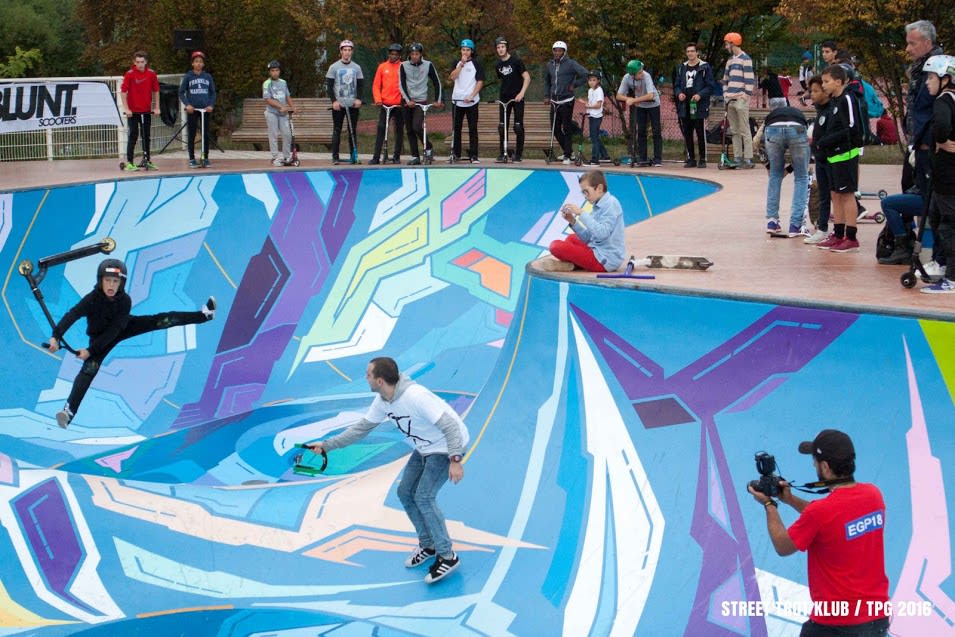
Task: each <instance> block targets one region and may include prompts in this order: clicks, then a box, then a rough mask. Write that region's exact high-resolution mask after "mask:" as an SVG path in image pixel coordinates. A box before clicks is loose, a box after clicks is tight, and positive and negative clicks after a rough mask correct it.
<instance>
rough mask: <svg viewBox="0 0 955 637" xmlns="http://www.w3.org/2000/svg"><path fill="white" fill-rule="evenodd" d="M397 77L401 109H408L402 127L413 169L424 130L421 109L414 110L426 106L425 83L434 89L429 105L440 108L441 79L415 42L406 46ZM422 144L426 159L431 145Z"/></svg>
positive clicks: (417, 160)
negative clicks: (402, 104) (432, 98)
mask: <svg viewBox="0 0 955 637" xmlns="http://www.w3.org/2000/svg"><path fill="white" fill-rule="evenodd" d="M399 72H400V76H399V84H398V86H399V89H400V90H401V97H402V99H404V101H405V106H406V107H407V108H409V109H411V112H410V113H407V114H406V115H405V124H406V125H407V132H408V144H409V145H410V146H411V161H409V162H408V164H409V165H411V166H417V165H418V164H420V163H421V155H420V154H418V138H419V137H422V135H423V128H424V118H425V114H424V110H423V109H421V108H418V104H421V105H422V106H427V105H428V83H429V82H430V83H431V85H432V86H433V87H434V102H433V103H432V106H436V107H437V108H441V107H442V106H444V104H443V103H442V102H441V78H439V77H438V71H437V70H436V69H435V68H434V65H433V64H432V63H431V62H429V61H428V60H426V59H424V47H423V46H422V45H421V44H419V43H417V42H415V43H414V44H412V45H411V46H410V47H408V59H407V60H405V61H404V62H402V63H401V69H400V71H399ZM425 141H426V148H425V149H424V152H425V153H426V154H428V155H429V156H430V155H431V153H432V147H431V142H428V141H427V140H425Z"/></svg>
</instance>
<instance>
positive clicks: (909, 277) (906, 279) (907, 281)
mask: <svg viewBox="0 0 955 637" xmlns="http://www.w3.org/2000/svg"><path fill="white" fill-rule="evenodd" d="M915 282H916V278H915V273H914V272H903V273H902V276H901V277H899V283H901V284H902V287H904V288H906V289H908V290H910V289H912V288H914V287H915Z"/></svg>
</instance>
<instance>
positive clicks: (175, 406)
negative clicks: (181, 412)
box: [162, 397, 180, 409]
mask: <svg viewBox="0 0 955 637" xmlns="http://www.w3.org/2000/svg"><path fill="white" fill-rule="evenodd" d="M162 401H163V402H164V403H166V404H167V405H169V406H170V407H172V408H173V409H179V408H180V405H177V404H176V403H174V402H172V401H171V400H169V399H168V398H166V397H163V399H162Z"/></svg>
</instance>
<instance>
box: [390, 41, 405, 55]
mask: <svg viewBox="0 0 955 637" xmlns="http://www.w3.org/2000/svg"><path fill="white" fill-rule="evenodd" d="M401 48H402V47H401V45H400V44H398V43H397V42H395V43H393V44H392V45H391V46H389V47H388V50H389V51H397V52H398V53H401Z"/></svg>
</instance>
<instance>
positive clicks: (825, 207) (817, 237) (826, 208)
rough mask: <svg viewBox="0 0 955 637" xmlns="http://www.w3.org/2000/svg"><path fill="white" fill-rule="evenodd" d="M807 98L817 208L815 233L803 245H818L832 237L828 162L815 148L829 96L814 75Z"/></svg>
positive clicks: (826, 115)
mask: <svg viewBox="0 0 955 637" xmlns="http://www.w3.org/2000/svg"><path fill="white" fill-rule="evenodd" d="M807 86H808V87H809V96H810V98H811V99H812V103H813V106H815V107H816V122H815V123H814V124H813V126H812V134H811V137H812V140H811V142H812V144H811V148H812V149H813V158H814V159H815V167H816V192H817V194H818V199H819V208H818V210H816V215H817V219H816V231H815V232H813V233H812V234H811V235H809V236H808V237H806V238H805V239H803V243H808V244H810V245H818V244H820V243H822V242H823V241H826V240H828V239H830V238H831V237H832V235H830V234H829V216H830V214H831V212H832V197H831V196H830V193H829V184H830V182H831V179H830V177H829V173H830V170H829V162H827V161H826V155H825V153H823V152H822V151H820V150H819V149H818V148H817V147H816V143H815V142H816V140H817V139H822V138H823V137H825V136H826V124H827V123H828V121H829V94H828V93H826V92H825V91H824V90H822V77H820V76H819V75H814V76H813V77H811V78H809V82H808V83H807Z"/></svg>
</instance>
